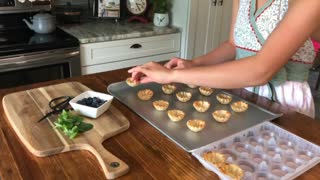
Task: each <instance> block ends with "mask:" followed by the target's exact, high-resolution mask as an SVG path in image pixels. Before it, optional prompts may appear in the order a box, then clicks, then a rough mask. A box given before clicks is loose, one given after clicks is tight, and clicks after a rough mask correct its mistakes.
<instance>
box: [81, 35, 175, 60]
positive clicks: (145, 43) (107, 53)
mask: <svg viewBox="0 0 320 180" xmlns="http://www.w3.org/2000/svg"><path fill="white" fill-rule="evenodd" d="M179 49H180V34H179V33H177V34H169V35H161V36H152V37H144V38H134V39H126V40H118V41H108V42H101V43H91V44H83V45H81V64H82V66H87V65H94V64H101V63H110V62H116V61H123V60H128V59H133V58H141V57H146V56H152V55H160V54H165V53H170V52H177V51H179ZM151 60H152V59H150V61H151Z"/></svg>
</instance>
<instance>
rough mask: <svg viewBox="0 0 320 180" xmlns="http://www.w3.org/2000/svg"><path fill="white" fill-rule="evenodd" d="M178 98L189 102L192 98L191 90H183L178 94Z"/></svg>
mask: <svg viewBox="0 0 320 180" xmlns="http://www.w3.org/2000/svg"><path fill="white" fill-rule="evenodd" d="M176 96H177V99H178V100H179V101H181V102H187V101H189V100H190V99H191V97H192V94H191V93H190V92H186V91H181V92H178V93H177V94H176Z"/></svg>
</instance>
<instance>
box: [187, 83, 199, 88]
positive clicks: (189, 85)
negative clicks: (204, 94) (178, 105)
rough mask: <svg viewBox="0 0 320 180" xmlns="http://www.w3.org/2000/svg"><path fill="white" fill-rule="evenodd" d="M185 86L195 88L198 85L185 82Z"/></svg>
mask: <svg viewBox="0 0 320 180" xmlns="http://www.w3.org/2000/svg"><path fill="white" fill-rule="evenodd" d="M187 86H188V87H189V88H192V89H193V88H196V87H198V86H196V85H193V84H187Z"/></svg>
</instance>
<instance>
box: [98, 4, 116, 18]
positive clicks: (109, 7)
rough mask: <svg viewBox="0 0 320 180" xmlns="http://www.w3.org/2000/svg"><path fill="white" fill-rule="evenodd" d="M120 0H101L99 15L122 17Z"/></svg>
mask: <svg viewBox="0 0 320 180" xmlns="http://www.w3.org/2000/svg"><path fill="white" fill-rule="evenodd" d="M120 16H121V13H120V0H99V1H98V17H101V18H120Z"/></svg>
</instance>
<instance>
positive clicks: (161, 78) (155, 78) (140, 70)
mask: <svg viewBox="0 0 320 180" xmlns="http://www.w3.org/2000/svg"><path fill="white" fill-rule="evenodd" d="M128 72H129V73H131V74H132V75H131V76H132V78H133V79H135V80H138V81H139V82H140V83H149V82H156V83H160V84H167V83H171V80H170V76H171V73H172V70H170V69H167V68H165V67H163V66H162V65H160V64H158V63H156V62H149V63H146V64H144V65H141V66H136V67H134V68H132V69H130V70H129V71H128Z"/></svg>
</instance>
